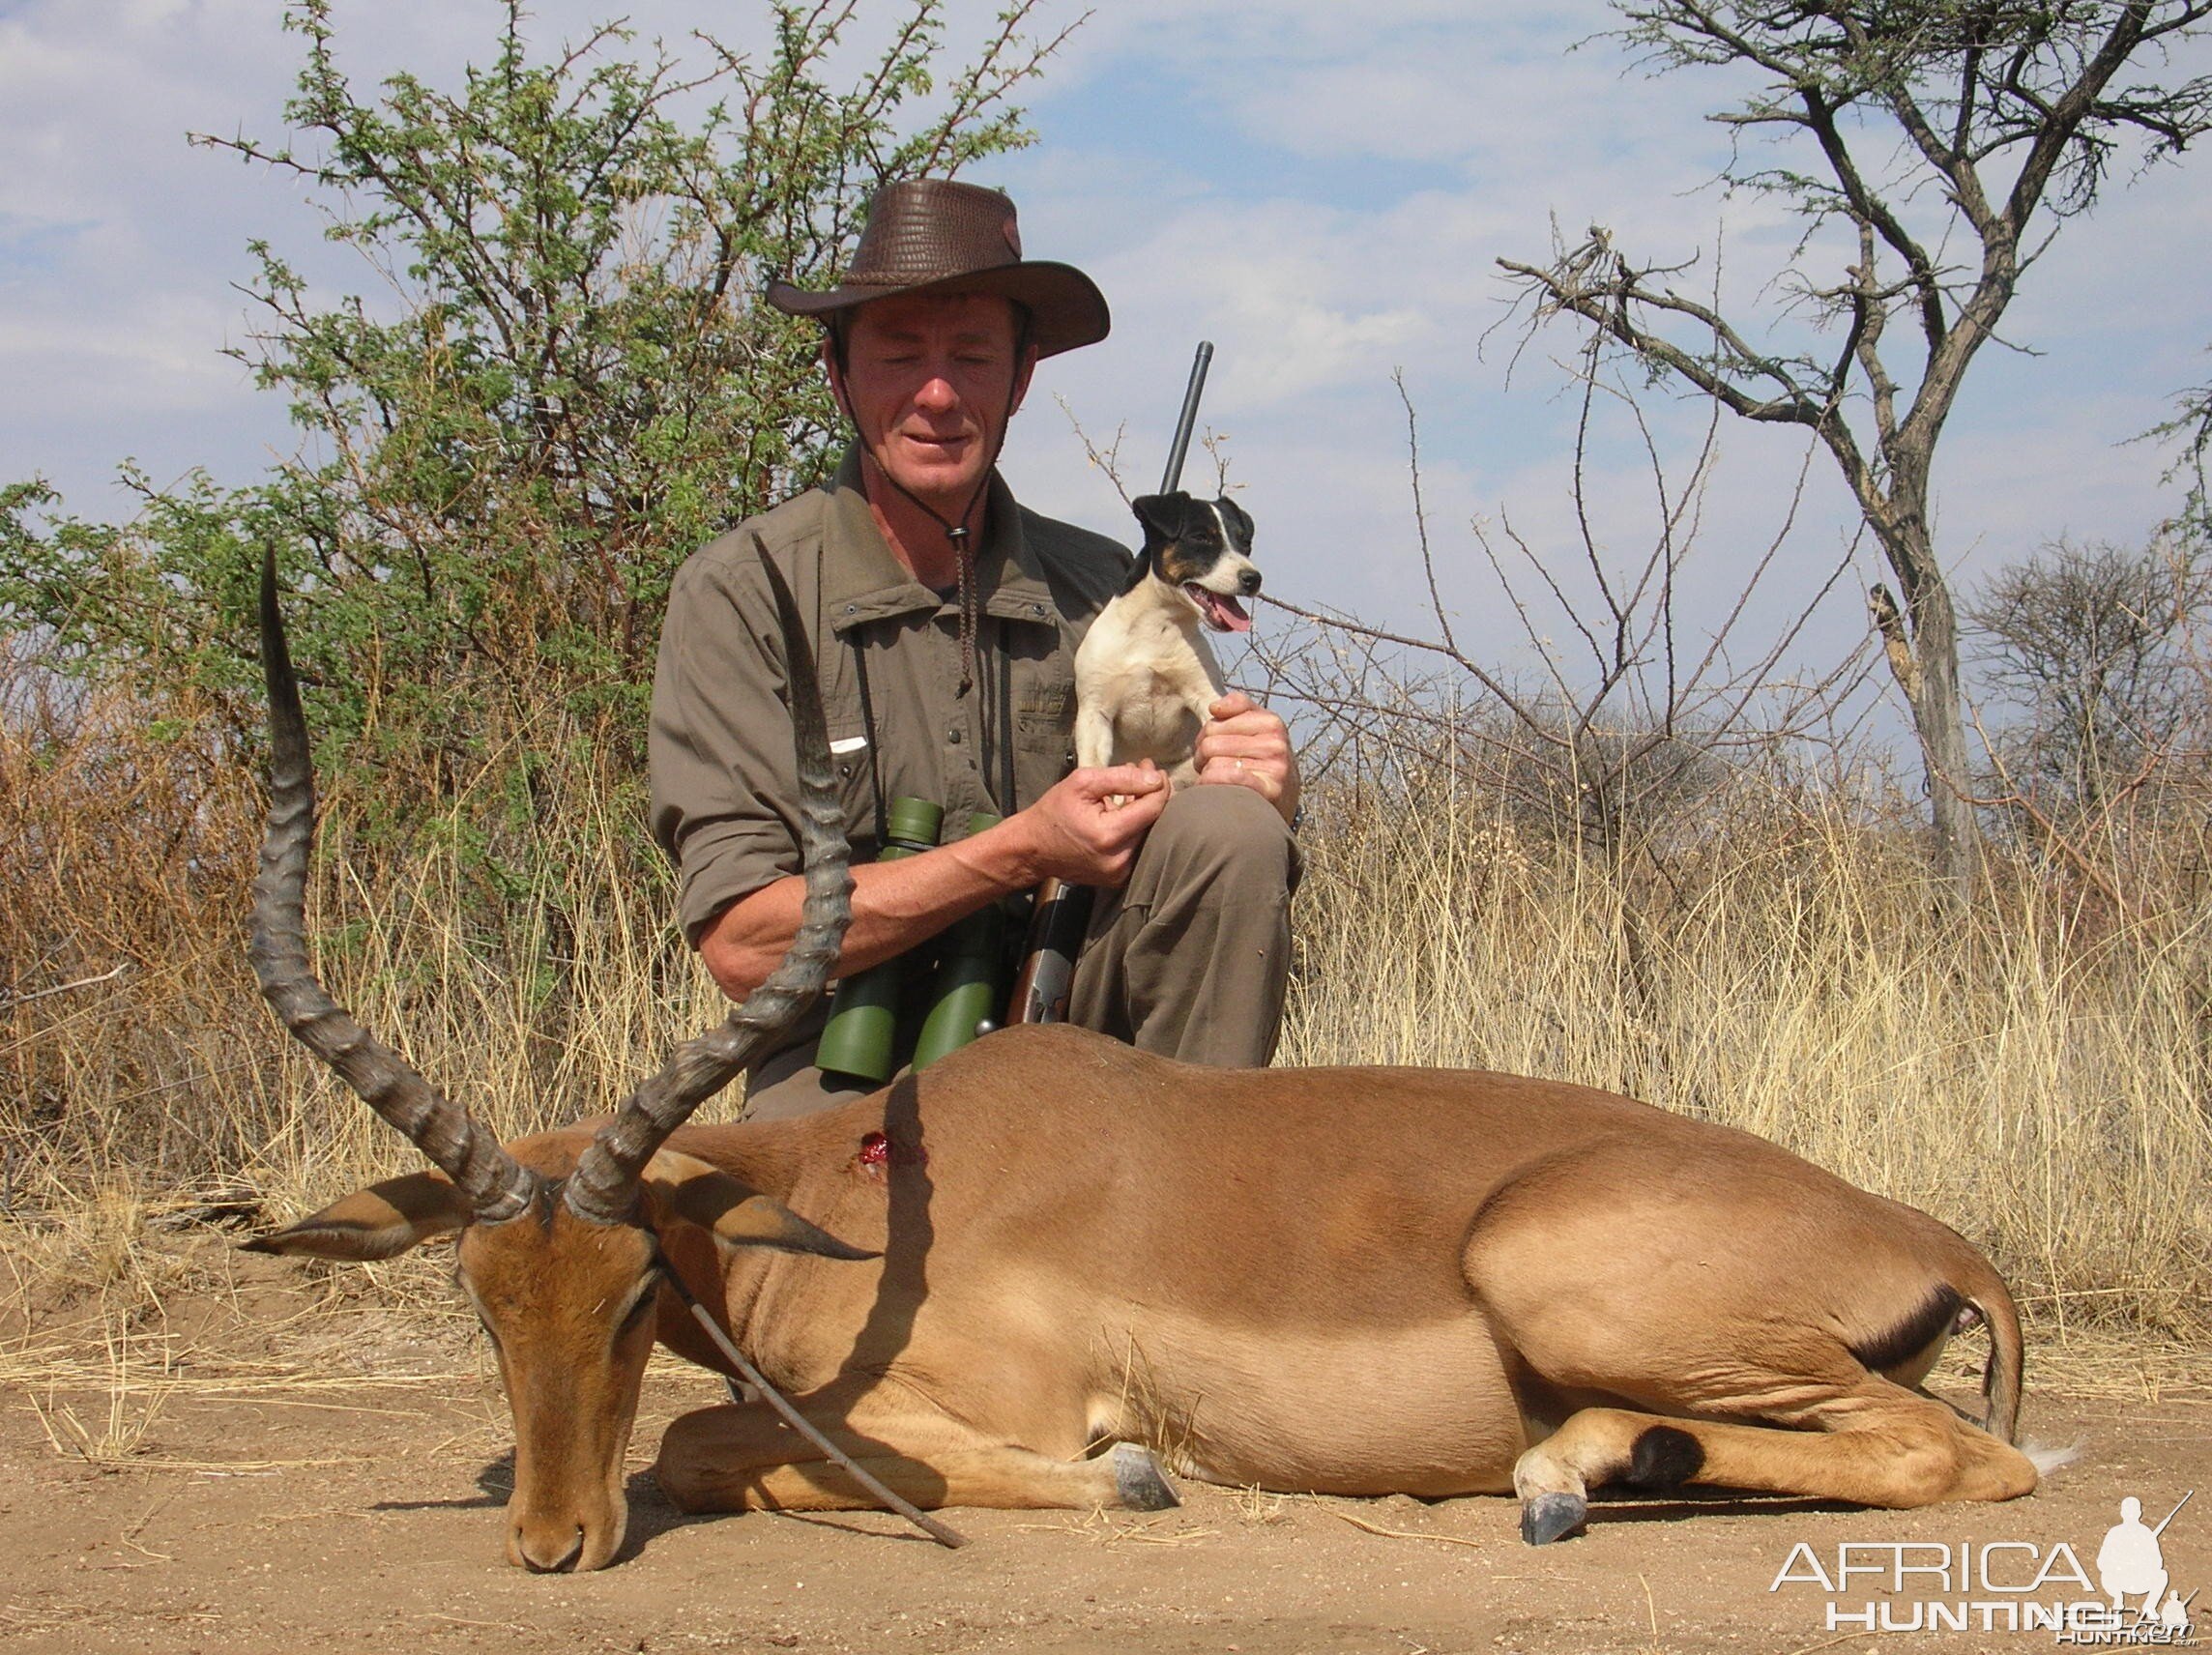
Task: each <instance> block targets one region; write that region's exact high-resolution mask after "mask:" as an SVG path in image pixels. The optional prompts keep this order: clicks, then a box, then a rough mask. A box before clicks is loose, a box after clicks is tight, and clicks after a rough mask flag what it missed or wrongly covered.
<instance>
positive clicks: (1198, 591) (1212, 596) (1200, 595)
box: [1188, 586, 1252, 632]
mask: <svg viewBox="0 0 2212 1655" xmlns="http://www.w3.org/2000/svg"><path fill="white" fill-rule="evenodd" d="M1188 590H1189V592H1190V594H1191V595H1192V596H1194V597H1196V598H1197V599H1198V606H1199V607H1200V608H1201V609H1203V610H1205V611H1206V619H1207V623H1208V624H1209V625H1210V626H1212V628H1213V629H1214V630H1215V631H1216V632H1249V631H1251V630H1252V617H1251V616H1249V615H1247V614H1245V613H1244V606H1243V605H1242V604H1240V603H1238V602H1237V599H1235V598H1234V597H1224V596H1222V595H1221V594H1220V593H1218V592H1208V591H1207V590H1206V588H1205V587H1203V586H1193V587H1190V588H1189V589H1188Z"/></svg>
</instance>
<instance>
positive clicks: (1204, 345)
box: [1006, 339, 1213, 1023]
mask: <svg viewBox="0 0 2212 1655" xmlns="http://www.w3.org/2000/svg"><path fill="white" fill-rule="evenodd" d="M1212 363H1213V341H1212V340H1210V339H1201V340H1200V341H1199V343H1198V355H1197V356H1196V357H1195V358H1193V359H1192V361H1191V364H1190V383H1189V384H1187V385H1185V386H1184V387H1183V392H1182V413H1181V414H1180V415H1179V416H1178V417H1177V419H1176V428H1175V442H1174V443H1173V444H1172V445H1171V446H1170V447H1169V449H1168V466H1167V471H1166V473H1165V474H1164V475H1163V476H1162V477H1161V479H1160V492H1161V493H1162V494H1173V493H1174V492H1175V491H1176V489H1177V487H1178V486H1179V484H1180V483H1181V482H1182V462H1183V456H1184V455H1186V454H1187V453H1189V452H1190V434H1191V432H1192V430H1193V429H1194V428H1195V427H1196V426H1197V424H1198V399H1199V398H1200V397H1201V396H1203V395H1205V394H1206V370H1207V369H1208V367H1209V366H1211V365H1212ZM1093 895H1094V893H1093V892H1092V891H1091V887H1090V886H1081V885H1063V884H1062V882H1061V881H1059V880H1057V879H1048V880H1046V881H1045V882H1044V884H1043V885H1041V886H1037V894H1036V907H1035V909H1034V910H1033V912H1032V914H1031V916H1030V934H1029V940H1028V942H1026V943H1025V944H1023V945H1022V969H1021V971H1020V973H1018V974H1017V975H1016V976H1015V978H1014V995H1013V1001H1012V1003H1010V1004H1009V1005H1008V1006H1007V1007H1006V1021H1007V1022H1008V1023H1065V1022H1066V1021H1067V996H1068V991H1069V990H1070V989H1071V988H1072V987H1073V986H1074V983H1075V957H1076V955H1078V954H1079V953H1081V952H1082V951H1083V938H1084V934H1085V933H1086V932H1087V931H1089V930H1090V928H1091V900H1092V897H1093Z"/></svg>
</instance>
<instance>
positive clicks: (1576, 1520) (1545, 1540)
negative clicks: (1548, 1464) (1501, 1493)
mask: <svg viewBox="0 0 2212 1655" xmlns="http://www.w3.org/2000/svg"><path fill="white" fill-rule="evenodd" d="M1588 1518H1589V1501H1588V1500H1586V1499H1585V1498H1583V1496H1582V1495H1537V1496H1536V1497H1535V1498H1534V1499H1528V1500H1523V1501H1522V1502H1521V1538H1522V1539H1524V1540H1526V1541H1527V1542H1528V1544H1529V1545H1531V1546H1549V1545H1551V1543H1552V1542H1553V1541H1555V1540H1564V1539H1565V1538H1566V1537H1567V1536H1568V1535H1570V1534H1580V1533H1581V1532H1582V1531H1583V1524H1585V1523H1586V1521H1587V1520H1588Z"/></svg>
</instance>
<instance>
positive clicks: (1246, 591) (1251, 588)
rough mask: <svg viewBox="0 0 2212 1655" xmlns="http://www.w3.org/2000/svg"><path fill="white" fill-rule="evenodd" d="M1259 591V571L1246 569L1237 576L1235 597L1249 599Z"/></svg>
mask: <svg viewBox="0 0 2212 1655" xmlns="http://www.w3.org/2000/svg"><path fill="white" fill-rule="evenodd" d="M1259 590H1260V571H1259V570H1258V569H1256V568H1248V569H1245V570H1243V571H1242V572H1241V573H1240V574H1238V575H1237V595H1238V596H1239V597H1250V596H1251V595H1253V594H1254V593H1255V592H1258V591H1259Z"/></svg>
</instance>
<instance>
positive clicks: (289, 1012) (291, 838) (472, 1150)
mask: <svg viewBox="0 0 2212 1655" xmlns="http://www.w3.org/2000/svg"><path fill="white" fill-rule="evenodd" d="M261 670H262V675H263V677H264V678H265V679H266V680H267V682H268V685H269V833H268V837H267V838H265V839H264V840H263V841H262V844H261V873H260V876H259V877H258V878H256V879H255V880H254V882H253V923H252V929H251V938H252V941H251V944H250V946H249V948H248V950H247V952H248V953H249V955H250V956H251V958H252V961H253V974H254V975H255V976H257V977H259V978H260V979H261V995H262V998H263V999H265V1000H266V1001H268V1002H269V1004H270V1006H271V1007H272V1008H273V1009H274V1010H275V1011H276V1013H277V1020H278V1021H279V1022H281V1023H282V1024H283V1025H284V1027H285V1028H287V1029H289V1030H290V1031H292V1032H293V1034H294V1035H296V1036H297V1037H298V1039H299V1041H300V1043H301V1044H302V1045H303V1046H305V1047H306V1048H307V1050H308V1051H310V1052H312V1053H314V1054H315V1056H316V1057H318V1058H320V1059H322V1060H323V1061H324V1062H326V1063H328V1064H330V1066H331V1067H332V1068H333V1069H335V1071H336V1072H337V1076H338V1078H339V1079H340V1080H342V1081H344V1082H345V1084H346V1085H347V1086H349V1087H351V1088H353V1089H354V1090H355V1091H357V1092H359V1093H360V1094H361V1096H362V1100H363V1101H364V1103H366V1104H367V1105H368V1107H369V1108H371V1109H373V1110H375V1111H376V1113H377V1114H379V1115H381V1116H382V1117H384V1118H385V1119H387V1120H389V1121H391V1122H392V1124H393V1125H394V1126H396V1127H398V1128H399V1130H400V1131H402V1132H404V1133H405V1134H406V1135H407V1139H408V1142H409V1143H411V1144H413V1145H414V1146H415V1147H417V1148H418V1149H420V1150H422V1153H423V1154H425V1155H427V1156H429V1158H430V1162H431V1164H432V1165H433V1166H435V1167H436V1168H437V1169H438V1170H439V1171H440V1172H442V1173H444V1174H445V1175H446V1176H448V1177H450V1178H451V1179H452V1180H453V1182H454V1183H455V1184H457V1185H459V1186H460V1190H461V1193H462V1194H463V1195H465V1196H466V1197H468V1201H469V1205H470V1206H471V1207H473V1208H474V1209H475V1212H476V1216H477V1219H478V1221H479V1222H480V1223H483V1224H497V1223H499V1222H501V1221H502V1220H504V1219H509V1218H512V1217H514V1216H515V1215H516V1214H517V1213H520V1212H522V1211H523V1210H524V1209H525V1208H527V1207H528V1206H529V1205H531V1204H532V1203H533V1202H534V1201H535V1200H536V1198H537V1194H538V1187H539V1186H538V1176H537V1175H536V1174H535V1173H532V1172H530V1171H528V1170H527V1169H526V1168H524V1167H522V1166H521V1165H520V1164H518V1163H517V1162H516V1161H515V1159H514V1157H513V1156H511V1155H509V1153H508V1152H507V1150H506V1149H505V1148H503V1147H501V1146H500V1142H499V1140H498V1139H496V1138H494V1137H493V1136H492V1135H491V1134H490V1133H489V1132H486V1131H485V1130H484V1129H483V1128H482V1127H480V1126H479V1125H478V1124H477V1123H476V1121H474V1120H473V1119H471V1118H469V1113H468V1111H467V1110H465V1109H463V1108H461V1107H460V1105H458V1104H456V1103H454V1102H453V1101H452V1100H451V1098H448V1097H446V1096H445V1095H444V1094H443V1093H441V1092H440V1091H439V1090H438V1089H437V1088H435V1087H433V1086H432V1085H431V1084H430V1083H429V1082H428V1081H426V1080H424V1079H423V1078H422V1076H421V1075H420V1074H418V1073H416V1072H415V1070H414V1069H413V1068H412V1067H411V1066H409V1064H408V1062H407V1060H405V1059H404V1058H402V1057H400V1056H399V1054H398V1053H396V1052H394V1051H393V1050H392V1048H391V1047H389V1046H387V1045H385V1044H384V1043H383V1042H382V1041H380V1040H378V1039H377V1038H376V1036H374V1035H373V1034H371V1033H369V1031H367V1030H365V1029H364V1028H363V1027H362V1026H361V1025H360V1024H358V1023H356V1022H355V1021H354V1020H353V1018H352V1017H351V1016H350V1015H348V1014H347V1012H346V1011H345V1009H344V1008H343V1007H341V1006H340V1005H338V1003H337V1002H335V1001H334V1000H332V999H331V997H330V996H329V995H327V994H325V993H324V992H323V986H322V984H320V983H319V982H317V981H316V980H315V975H314V970H313V968H312V967H311V966H310V965H309V964H308V960H307V934H306V891H307V854H308V849H309V846H310V844H311V842H312V840H313V839H314V835H315V774H314V762H313V749H312V748H311V747H310V746H309V745H308V742H307V720H306V714H304V713H303V712H302V711H300V685H299V682H298V680H296V679H295V678H294V677H293V676H292V656H291V652H290V651H289V650H287V649H286V648H285V646H284V617H283V614H282V613H281V611H280V610H279V609H278V607H277V559H276V555H275V554H274V553H273V552H270V553H264V554H263V555H262V559H261Z"/></svg>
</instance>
